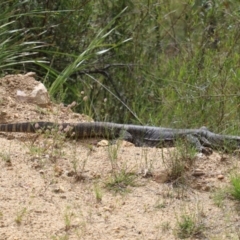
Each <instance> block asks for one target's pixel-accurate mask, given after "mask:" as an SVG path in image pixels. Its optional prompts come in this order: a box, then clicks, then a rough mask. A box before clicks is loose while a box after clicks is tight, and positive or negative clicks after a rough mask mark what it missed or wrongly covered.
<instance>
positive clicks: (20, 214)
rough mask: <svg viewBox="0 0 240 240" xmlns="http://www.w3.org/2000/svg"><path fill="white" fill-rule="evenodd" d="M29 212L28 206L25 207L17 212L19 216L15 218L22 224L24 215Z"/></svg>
mask: <svg viewBox="0 0 240 240" xmlns="http://www.w3.org/2000/svg"><path fill="white" fill-rule="evenodd" d="M26 213H27V208H26V207H25V208H23V209H22V210H21V211H19V212H18V213H17V216H16V218H15V222H16V223H17V224H18V225H20V224H21V223H22V220H23V217H24V215H25V214H26Z"/></svg>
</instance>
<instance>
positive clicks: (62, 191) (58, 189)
mask: <svg viewBox="0 0 240 240" xmlns="http://www.w3.org/2000/svg"><path fill="white" fill-rule="evenodd" d="M53 192H55V193H64V192H65V189H64V187H63V186H61V185H60V186H57V187H55V188H54V189H53Z"/></svg>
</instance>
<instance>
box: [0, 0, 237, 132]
mask: <svg viewBox="0 0 240 240" xmlns="http://www.w3.org/2000/svg"><path fill="white" fill-rule="evenodd" d="M10 3H11V4H12V6H11V11H9V5H11V4H10ZM19 4H20V3H19V1H17V0H12V1H7V2H5V3H2V4H1V5H2V8H1V10H0V11H1V13H3V12H4V14H5V15H6V16H8V17H3V18H1V20H2V24H3V23H4V22H5V23H6V22H8V21H9V20H8V18H9V16H12V17H11V18H13V19H14V20H15V22H14V23H13V24H11V25H8V26H7V28H8V29H23V28H24V29H27V30H28V34H26V35H24V36H22V37H23V38H24V39H25V38H26V36H27V38H28V41H30V39H31V41H39V42H44V43H46V44H47V45H46V47H45V48H44V50H43V49H41V51H40V50H39V51H38V53H37V54H36V56H35V57H36V59H44V60H46V61H48V62H49V64H48V65H47V66H46V65H37V66H36V65H27V66H25V65H24V68H22V67H18V68H15V69H14V70H15V71H22V70H24V71H29V70H34V71H36V72H37V73H38V75H39V76H40V77H41V79H44V80H45V84H46V85H47V86H48V87H49V88H50V93H51V95H52V96H53V97H55V98H56V97H58V98H60V100H61V101H64V102H65V103H70V102H72V101H76V102H77V103H78V106H77V107H76V110H77V111H79V112H83V113H86V114H90V115H91V116H92V117H93V118H94V119H95V120H108V121H114V122H127V123H133V122H134V123H140V122H141V123H144V124H150V125H163V126H171V127H200V126H201V125H206V126H208V127H209V128H210V129H211V130H213V131H216V132H224V131H225V130H226V129H227V130H226V132H227V133H236V132H239V128H238V122H239V120H240V119H239V118H240V114H239V113H240V109H239V106H240V105H239V104H240V97H239V87H240V81H239V76H240V71H239V60H240V59H239V46H240V45H239V40H240V37H239V34H240V31H239V30H240V29H239V27H240V26H239V6H238V2H237V1H231V0H225V1H223V0H215V1H204V0H195V1H184V2H182V1H179V0H173V1H163V0H162V1H159V0H155V1H147V0H130V1H120V0H119V1H107V0H101V1H100V0H98V1H93V0H92V1H91V0H83V1H74V0H69V1H64V0H63V1H53V0H49V1H25V2H21V6H20V5H19ZM123 9H125V11H123ZM2 16H3V15H2ZM2 24H1V25H2ZM1 36H3V35H1ZM19 38H20V39H21V35H20V36H19ZM127 39H128V40H129V39H131V40H130V41H126V40H127ZM13 40H14V39H13ZM124 41H126V42H124ZM6 47H7V48H9V45H7V46H6ZM5 49H6V48H5ZM1 50H2V51H3V50H4V49H1ZM104 50H106V51H104ZM101 51H102V52H101ZM97 53H99V54H97ZM35 57H34V56H32V59H35ZM0 60H1V59H0ZM50 67H51V68H50ZM46 72H47V73H46ZM81 92H82V93H81ZM83 92H84V93H83ZM84 97H85V98H84ZM83 98H84V100H85V101H83Z"/></svg>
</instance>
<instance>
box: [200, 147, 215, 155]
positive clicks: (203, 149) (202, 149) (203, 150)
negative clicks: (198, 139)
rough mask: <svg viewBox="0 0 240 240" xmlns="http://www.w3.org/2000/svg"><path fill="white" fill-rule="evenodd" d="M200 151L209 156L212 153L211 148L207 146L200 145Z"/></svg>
mask: <svg viewBox="0 0 240 240" xmlns="http://www.w3.org/2000/svg"><path fill="white" fill-rule="evenodd" d="M201 152H202V153H203V154H204V155H206V156H209V155H211V154H212V153H213V150H212V149H211V148H209V147H202V148H201Z"/></svg>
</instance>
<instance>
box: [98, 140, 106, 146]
mask: <svg viewBox="0 0 240 240" xmlns="http://www.w3.org/2000/svg"><path fill="white" fill-rule="evenodd" d="M108 145H109V141H107V140H101V141H100V142H98V143H97V147H106V146H108Z"/></svg>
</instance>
